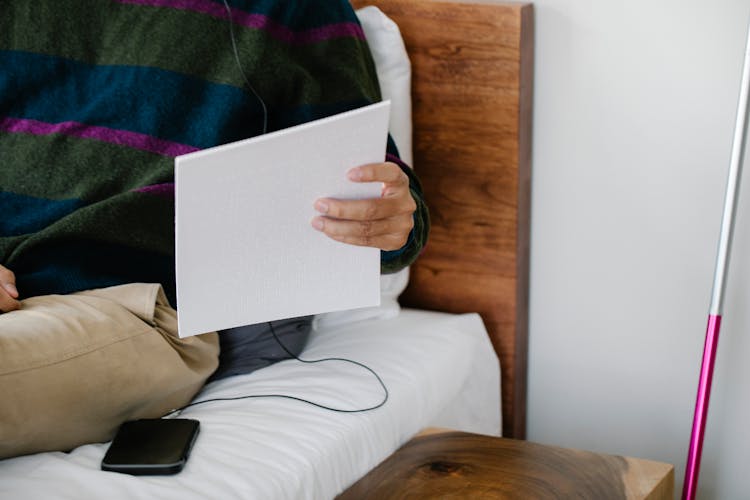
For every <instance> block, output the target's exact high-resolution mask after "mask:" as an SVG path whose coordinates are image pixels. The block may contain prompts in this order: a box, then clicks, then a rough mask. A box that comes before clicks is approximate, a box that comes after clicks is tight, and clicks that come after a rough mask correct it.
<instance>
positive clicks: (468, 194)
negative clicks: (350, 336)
mask: <svg viewBox="0 0 750 500" xmlns="http://www.w3.org/2000/svg"><path fill="white" fill-rule="evenodd" d="M352 3H353V4H354V5H355V6H356V7H362V6H364V5H377V6H378V7H379V8H380V9H381V10H382V11H383V12H385V13H386V14H387V15H388V16H389V17H391V18H392V19H393V20H394V21H395V22H396V23H397V24H398V25H399V27H400V29H401V32H402V35H403V37H404V41H405V43H406V48H407V51H408V52H409V57H410V59H411V62H412V98H413V122H414V158H415V159H414V168H415V169H416V171H417V172H418V174H419V175H420V178H421V180H422V181H423V184H424V190H425V197H426V200H427V204H428V206H429V208H430V214H431V217H432V233H431V235H430V240H429V242H428V244H427V247H426V248H425V251H424V253H423V255H422V256H421V257H420V258H419V260H418V261H417V263H416V264H415V265H414V266H413V267H412V274H411V279H410V284H409V288H408V289H407V290H406V292H405V293H404V295H403V296H402V299H401V302H402V304H403V305H405V306H407V307H417V308H422V309H433V310H440V311H448V312H454V313H464V312H479V313H480V314H481V316H482V318H483V320H484V323H485V326H486V327H487V330H488V332H489V334H490V337H491V340H492V343H493V346H494V347H495V350H496V352H497V353H498V357H499V359H500V361H501V369H502V406H503V408H502V410H503V435H505V436H512V437H515V438H523V437H524V436H525V433H526V366H527V345H528V340H527V336H528V326H527V325H528V274H529V224H530V214H529V212H530V176H531V174H530V158H531V105H532V82H533V36H534V34H533V10H532V7H531V5H529V4H521V3H495V2H487V1H485V2H482V1H473V2H461V1H450V2H448V1H442V0H357V1H354V2H352Z"/></svg>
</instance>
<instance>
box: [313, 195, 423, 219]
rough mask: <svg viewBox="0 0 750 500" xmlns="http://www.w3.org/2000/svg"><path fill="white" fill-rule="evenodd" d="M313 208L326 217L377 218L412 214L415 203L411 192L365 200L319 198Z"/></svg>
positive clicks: (415, 207)
mask: <svg viewBox="0 0 750 500" xmlns="http://www.w3.org/2000/svg"><path fill="white" fill-rule="evenodd" d="M315 209H316V210H317V211H318V212H320V213H321V214H323V215H326V216H327V217H333V218H336V219H348V220H359V221H365V220H378V219H388V218H390V217H396V216H399V215H405V214H409V215H411V214H413V213H414V211H415V210H416V209H417V204H416V202H415V201H414V198H412V196H411V194H410V193H408V192H406V193H404V194H403V195H401V196H388V197H384V198H369V199H365V200H338V199H335V198H321V199H319V200H317V201H316V202H315Z"/></svg>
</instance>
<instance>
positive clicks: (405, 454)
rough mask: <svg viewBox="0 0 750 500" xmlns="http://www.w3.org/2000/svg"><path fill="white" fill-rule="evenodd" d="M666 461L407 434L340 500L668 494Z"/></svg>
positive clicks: (670, 476)
mask: <svg viewBox="0 0 750 500" xmlns="http://www.w3.org/2000/svg"><path fill="white" fill-rule="evenodd" d="M673 489H674V469H673V467H672V466H671V465H669V464H664V463H660V462H652V461H649V460H640V459H635V458H628V457H619V456H614V455H602V454H598V453H592V452H588V451H579V450H570V449H565V448H558V447H553V446H544V445H540V444H535V443H530V442H527V441H518V440H513V439H504V438H496V437H491V436H481V435H478V434H467V433H463V432H444V433H434V432H431V433H428V434H423V435H421V436H419V437H416V438H414V439H412V440H411V441H409V442H408V443H407V444H406V445H404V446H403V447H402V448H400V449H399V450H398V451H397V452H396V453H395V454H393V455H391V457H389V458H388V459H387V460H386V461H384V462H383V463H382V464H380V465H379V466H378V467H376V468H375V469H374V470H373V471H371V472H370V473H369V474H368V475H367V476H365V477H364V478H362V479H361V480H359V481H358V482H357V483H355V484H354V485H352V486H351V487H350V488H349V489H347V490H346V491H345V492H344V493H342V494H341V495H340V496H339V497H338V499H339V500H350V499H357V500H360V499H370V498H373V499H374V498H388V499H393V500H397V499H427V498H441V499H464V498H472V499H473V498H488V499H489V498H492V499H503V498H507V499H513V500H515V499H519V498H523V499H526V498H534V499H546V498H550V499H553V498H584V499H597V500H598V499H607V500H616V499H649V500H672V497H673Z"/></svg>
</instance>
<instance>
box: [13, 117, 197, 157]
mask: <svg viewBox="0 0 750 500" xmlns="http://www.w3.org/2000/svg"><path fill="white" fill-rule="evenodd" d="M0 130H4V131H6V132H12V133H17V134H32V135H50V134H63V135H69V136H72V137H80V138H82V139H94V140H96V141H102V142H108V143H110V144H117V145H119V146H127V147H129V148H134V149H141V150H143V151H149V152H151V153H156V154H158V155H162V156H169V157H175V156H179V155H184V154H187V153H192V152H194V151H198V149H200V148H196V147H194V146H189V145H187V144H180V143H177V142H171V141H165V140H163V139H159V138H157V137H153V136H150V135H147V134H141V133H138V132H131V131H129V130H119V129H113V128H107V127H97V126H94V125H86V124H85V123H79V122H60V123H47V122H40V121H37V120H31V119H27V118H10V117H0Z"/></svg>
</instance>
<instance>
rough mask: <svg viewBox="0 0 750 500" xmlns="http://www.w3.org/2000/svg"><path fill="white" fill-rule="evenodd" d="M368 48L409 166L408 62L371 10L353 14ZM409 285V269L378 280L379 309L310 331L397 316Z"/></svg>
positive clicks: (391, 28)
mask: <svg viewBox="0 0 750 500" xmlns="http://www.w3.org/2000/svg"><path fill="white" fill-rule="evenodd" d="M356 13H357V17H358V18H359V22H360V23H361V24H362V29H363V30H364V32H365V37H366V38H367V43H368V45H369V46H370V52H371V53H372V58H373V60H374V61H375V70H376V71H377V73H378V82H379V83H380V91H381V93H382V95H383V100H388V99H390V100H391V118H390V123H389V125H388V127H389V131H390V133H391V137H393V140H394V141H395V142H396V146H397V147H398V151H399V154H400V156H401V159H402V160H404V162H406V163H407V164H409V165H412V142H411V129H412V124H411V62H410V61H409V56H408V55H407V53H406V47H405V46H404V40H403V39H402V38H401V32H400V31H399V29H398V26H397V25H396V23H394V22H393V21H392V20H391V19H390V18H389V17H388V16H386V15H385V14H383V12H382V11H381V10H380V9H378V8H377V7H374V6H368V7H363V8H361V9H359V10H357V11H356ZM408 283H409V269H408V268H407V269H404V270H402V271H399V272H397V273H393V274H383V275H381V276H380V306H375V307H365V308H362V309H351V310H348V311H337V312H331V313H325V314H319V315H317V316H316V317H315V320H314V321H313V328H315V329H320V328H333V327H336V326H340V325H343V324H346V323H352V322H355V321H362V320H366V319H374V318H381V319H385V318H392V317H394V316H397V315H398V313H399V311H400V310H401V307H400V306H399V304H398V296H399V295H401V292H403V291H404V289H405V288H406V285H407V284H408Z"/></svg>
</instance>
